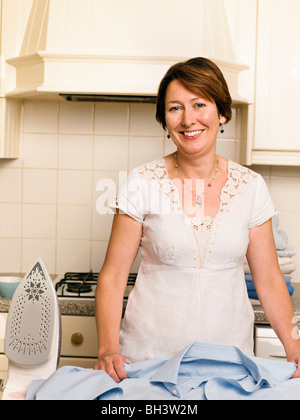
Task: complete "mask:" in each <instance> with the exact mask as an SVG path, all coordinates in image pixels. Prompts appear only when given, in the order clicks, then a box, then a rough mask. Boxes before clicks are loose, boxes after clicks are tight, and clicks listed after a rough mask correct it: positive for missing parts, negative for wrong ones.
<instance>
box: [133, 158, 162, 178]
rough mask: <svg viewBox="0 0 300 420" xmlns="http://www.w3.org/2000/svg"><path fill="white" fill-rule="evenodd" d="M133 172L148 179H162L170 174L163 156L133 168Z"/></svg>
mask: <svg viewBox="0 0 300 420" xmlns="http://www.w3.org/2000/svg"><path fill="white" fill-rule="evenodd" d="M131 172H134V173H135V174H136V175H137V176H139V177H141V178H144V179H148V180H155V179H159V180H161V179H163V178H166V177H167V176H168V173H167V168H166V163H165V159H164V158H163V157H160V158H157V159H154V160H152V161H150V162H147V163H143V164H142V165H140V166H137V167H135V168H133V169H132V170H131Z"/></svg>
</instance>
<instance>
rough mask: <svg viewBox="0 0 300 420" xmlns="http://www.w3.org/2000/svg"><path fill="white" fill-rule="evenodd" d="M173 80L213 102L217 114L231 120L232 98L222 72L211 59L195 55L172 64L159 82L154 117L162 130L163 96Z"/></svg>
mask: <svg viewBox="0 0 300 420" xmlns="http://www.w3.org/2000/svg"><path fill="white" fill-rule="evenodd" d="M173 80H179V81H180V82H181V83H182V84H183V86H184V87H185V88H186V89H187V90H189V91H190V92H193V93H195V94H197V95H199V96H201V97H202V98H204V99H206V100H209V101H211V102H214V103H215V104H216V106H217V109H218V112H219V115H222V116H224V117H225V118H226V123H227V122H228V121H230V120H231V117H232V110H231V105H232V99H231V96H230V92H229V89H228V85H227V82H226V80H225V78H224V76H223V73H222V72H221V70H220V69H219V67H218V66H217V65H216V64H215V63H214V62H212V61H211V60H209V59H207V58H203V57H196V58H191V59H190V60H187V61H185V62H180V63H176V64H174V65H173V66H172V67H170V69H169V70H168V71H167V73H166V74H165V76H164V78H163V79H162V81H161V83H160V86H159V89H158V94H157V100H156V119H157V121H158V122H159V123H160V124H161V125H162V127H163V129H164V130H165V129H166V116H165V114H166V110H165V97H166V92H167V88H168V86H169V84H170V83H171V82H172V81H173Z"/></svg>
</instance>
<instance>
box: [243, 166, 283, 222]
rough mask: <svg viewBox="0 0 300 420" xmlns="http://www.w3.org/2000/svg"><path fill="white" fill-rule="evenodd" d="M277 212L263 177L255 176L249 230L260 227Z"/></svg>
mask: <svg viewBox="0 0 300 420" xmlns="http://www.w3.org/2000/svg"><path fill="white" fill-rule="evenodd" d="M275 214H277V211H276V209H275V207H274V204H273V201H272V198H271V196H270V193H269V190H268V187H267V184H266V182H265V180H264V179H263V177H262V176H261V175H259V174H257V186H256V190H255V197H254V202H253V206H252V212H251V216H250V221H249V228H250V229H251V228H253V227H256V226H259V225H262V224H263V223H265V222H266V221H267V220H269V219H271V217H273V216H274V215H275Z"/></svg>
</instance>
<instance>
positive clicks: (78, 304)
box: [0, 283, 300, 324]
mask: <svg viewBox="0 0 300 420" xmlns="http://www.w3.org/2000/svg"><path fill="white" fill-rule="evenodd" d="M293 287H294V288H295V291H294V294H293V296H292V303H293V307H294V312H295V315H296V317H297V321H299V322H300V283H293ZM10 301H11V300H10V299H6V298H2V297H0V312H8V310H9V306H10ZM59 306H60V311H61V315H71V316H95V306H94V301H93V300H92V301H82V300H73V299H71V300H59ZM253 310H254V315H255V323H256V324H268V323H269V322H268V320H267V318H266V316H265V313H264V311H263V308H262V307H261V306H260V305H254V306H253Z"/></svg>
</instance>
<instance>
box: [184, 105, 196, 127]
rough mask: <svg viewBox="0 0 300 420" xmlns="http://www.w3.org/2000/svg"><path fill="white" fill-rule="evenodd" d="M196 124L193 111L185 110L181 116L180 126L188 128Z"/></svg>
mask: <svg viewBox="0 0 300 420" xmlns="http://www.w3.org/2000/svg"><path fill="white" fill-rule="evenodd" d="M195 122H196V116H195V113H194V112H193V110H190V109H185V110H184V112H183V114H182V121H181V124H182V125H183V126H185V127H190V126H191V125H193V124H194V123H195Z"/></svg>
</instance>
